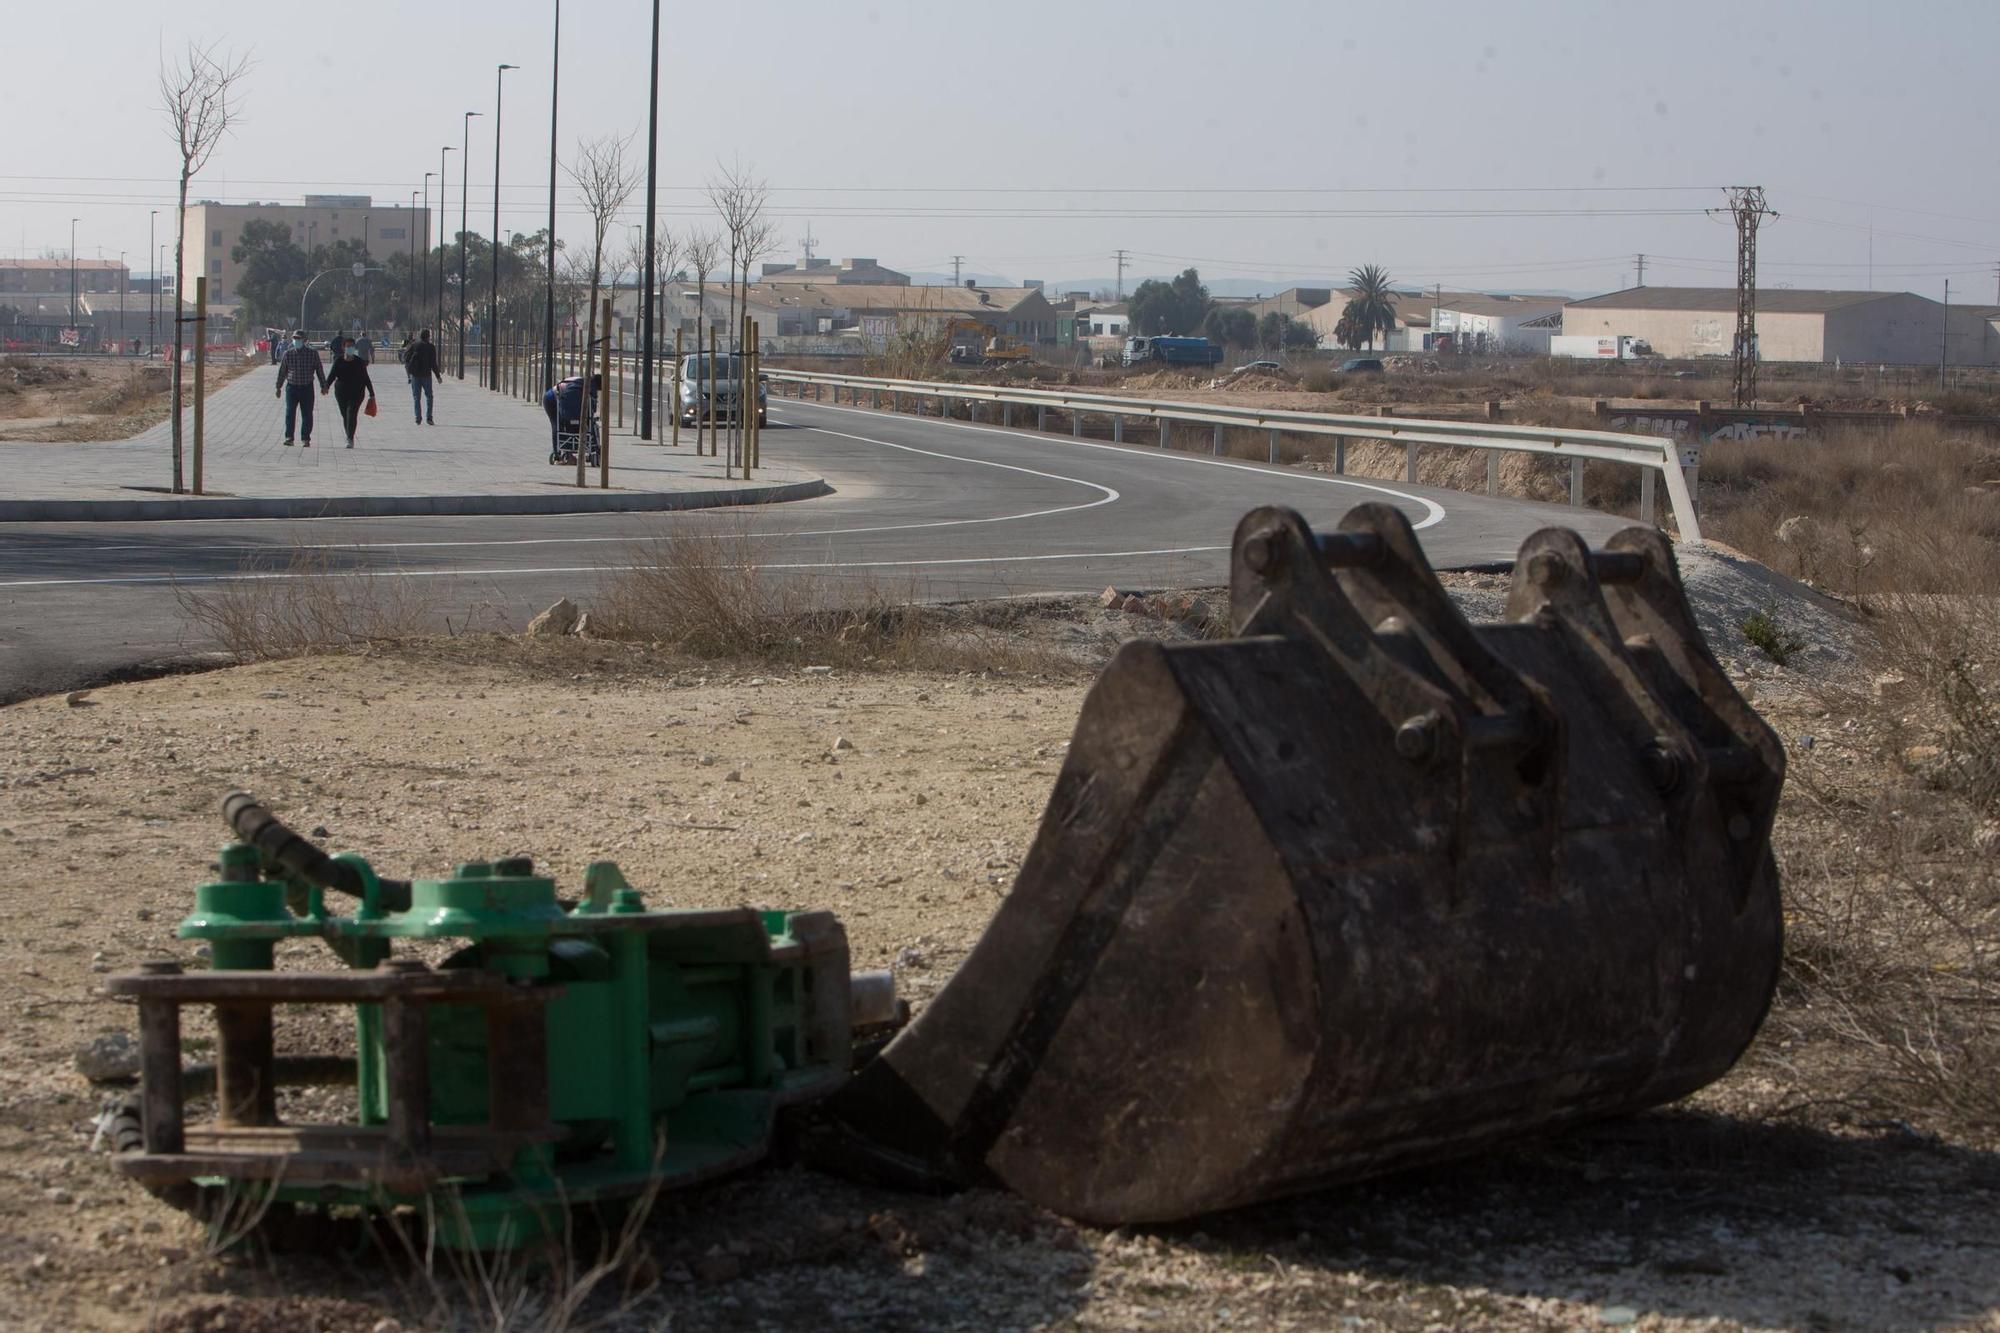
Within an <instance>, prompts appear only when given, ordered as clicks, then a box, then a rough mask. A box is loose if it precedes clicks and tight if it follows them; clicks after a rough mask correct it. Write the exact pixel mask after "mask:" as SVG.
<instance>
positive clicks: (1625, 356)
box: [1549, 333, 1653, 361]
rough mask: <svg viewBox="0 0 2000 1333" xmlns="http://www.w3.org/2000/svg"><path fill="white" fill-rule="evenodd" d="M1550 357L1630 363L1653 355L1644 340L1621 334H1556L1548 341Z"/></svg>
mask: <svg viewBox="0 0 2000 1333" xmlns="http://www.w3.org/2000/svg"><path fill="white" fill-rule="evenodd" d="M1549 355H1550V356H1570V357H1582V358H1584V359H1587V360H1591V361H1632V360H1637V359H1639V358H1641V357H1649V356H1651V355H1653V349H1652V347H1651V346H1650V345H1648V343H1647V342H1646V340H1645V339H1644V338H1633V337H1630V336H1628V335H1626V334H1623V333H1616V334H1608V335H1605V336H1603V337H1599V336H1597V335H1595V334H1589V333H1573V334H1560V333H1559V334H1557V335H1556V336H1555V337H1553V338H1551V339H1549Z"/></svg>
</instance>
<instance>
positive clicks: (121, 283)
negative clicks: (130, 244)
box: [118, 250, 132, 356]
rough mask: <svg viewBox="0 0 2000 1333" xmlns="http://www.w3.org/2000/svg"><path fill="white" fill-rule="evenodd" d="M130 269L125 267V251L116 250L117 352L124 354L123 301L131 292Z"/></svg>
mask: <svg viewBox="0 0 2000 1333" xmlns="http://www.w3.org/2000/svg"><path fill="white" fill-rule="evenodd" d="M131 272H132V270H131V269H129V268H126V267H125V251H123V250H120V251H119V252H118V354H119V355H120V356H123V355H124V354H125V333H126V328H125V301H126V298H127V297H129V296H130V295H131V294H132V284H131V283H130V282H128V281H127V278H128V276H129V275H130V274H131Z"/></svg>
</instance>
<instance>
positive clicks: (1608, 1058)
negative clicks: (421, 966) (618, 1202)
mask: <svg viewBox="0 0 2000 1333" xmlns="http://www.w3.org/2000/svg"><path fill="white" fill-rule="evenodd" d="M1230 602H1231V616H1232V620H1233V624H1234V627H1235V629H1236V632H1237V637H1235V638H1233V639H1230V640H1226V641H1221V642H1214V643H1199V644H1181V645H1171V646H1169V645H1162V644H1157V643H1133V644H1128V645H1127V646H1126V647H1125V648H1123V649H1122V650H1121V651H1120V652H1119V653H1118V655H1117V656H1116V657H1115V658H1114V659H1113V660H1112V662H1111V664H1110V665H1109V666H1108V667H1107V668H1106V669H1105V671H1104V674H1103V676H1102V677H1101V678H1100V679H1099V681H1098V682H1097V684H1096V686H1095V687H1094V688H1093V690H1092V691H1091V694H1090V697H1089V699H1088V700H1087V701H1086V703H1085V704H1084V708H1083V712H1082V716H1081V717H1080V719H1079V720H1078V723H1077V728H1076V734H1075V738H1074V740H1073V741H1072V743H1071V746H1070V751H1069V757H1068V760H1067V762H1066V763H1065V764H1064V766H1063V769H1062V773H1061V775H1060V777H1059V778H1058V779H1057V781H1056V785H1055V791H1054V794H1053V795H1052V796H1051V798H1050V801H1049V805H1048V809H1047V811H1046V813H1045V814H1044V816H1043V819H1042V825H1041V829H1040V832H1039V833H1038V835H1037V837H1036V840H1035V844H1034V846H1033V848H1032V849H1031V851H1030V852H1029V855H1028V857H1027V859H1026V861H1025V863H1024V864H1023V866H1022V868H1021V873H1020V876H1019V878H1018V880H1017V881H1016V883H1015V885H1014V888H1013V890H1012V892H1011V893H1010V894H1009V896H1008V897H1007V899H1006V900H1005V902H1004V903H1003V904H1002V906H1001V908H1000V910H999V912H998V913H997V914H996V916H995V918H994V920H993V923H992V925H991V926H990V927H989V928H988V929H987V931H986V933H985V935H984V936H983V937H982V938H981V939H980V941H979V943H978V945H977V947H976V948H975V949H974V950H973V952H972V954H971V956H970V957H969V958H968V959H967V960H966V963H965V965H964V967H963V968H962V969H961V970H960V972H959V973H958V975H957V976H956V977H954V978H953V980H952V981H951V983H950V984H949V985H948V986H946V987H945V989H944V990H943V991H942V992H941V993H940V994H939V995H938V996H937V998H936V999H935V1000H934V1001H933V1002H932V1003H931V1004H930V1006H929V1007H928V1008H927V1009H925V1010H924V1011H923V1013H922V1014H921V1015H920V1016H919V1017H918V1019H917V1020H916V1021H915V1022H914V1023H913V1024H912V1025H911V1026H910V1027H909V1028H907V1029H906V1030H905V1031H904V1032H903V1033H901V1034H900V1035H899V1036H898V1037H897V1038H896V1039H895V1040H894V1041H893V1042H892V1043H890V1044H889V1046H888V1047H887V1048H886V1050H884V1051H883V1053H882V1054H881V1055H880V1056H879V1057H878V1058H877V1059H876V1060H874V1061H873V1062H872V1063H871V1064H869V1065H868V1066H867V1067H866V1068H864V1069H863V1070H862V1071H861V1073H860V1074H859V1076H858V1077H857V1078H856V1079H855V1081H854V1082H853V1083H852V1084H850V1085H849V1087H848V1088H847V1089H846V1090H844V1091H843V1092H841V1093H839V1094H837V1095H836V1097H835V1098H834V1099H833V1100H832V1101H831V1102H829V1103H828V1104H827V1106H828V1110H829V1114H830V1119H829V1123H827V1124H826V1125H825V1126H824V1127H823V1130H822V1132H821V1133H820V1134H819V1135H817V1136H816V1137H817V1144H818V1148H819V1152H820V1155H821V1157H822V1159H823V1160H828V1161H831V1162H833V1163H835V1164H840V1163H845V1164H847V1165H848V1166H850V1167H856V1168H859V1169H864V1170H869V1171H872V1172H874V1173H876V1174H887V1175H890V1176H894V1177H899V1178H901V1179H904V1180H906V1181H916V1182H921V1181H933V1182H940V1181H941V1182H972V1181H978V1180H989V1179H990V1180H997V1181H998V1182H1000V1183H1002V1184H1004V1185H1005V1186H1007V1187H1009V1188H1011V1189H1014V1190H1016V1191H1018V1192H1020V1193H1021V1194H1023V1195H1025V1196H1027V1197H1028V1198H1029V1199H1031V1200H1033V1201H1035V1202H1036V1203H1039V1204H1042V1205H1044V1206H1046V1207H1049V1208H1051V1209H1054V1210H1055V1211H1057V1212H1060V1213H1064V1214H1067V1215H1069V1216H1072V1217H1077V1218H1082V1219H1086V1220H1089V1221H1093V1222H1100V1223H1128V1222H1148V1221H1164V1220H1169V1219H1174V1218H1182V1217H1187V1216H1190V1215H1193V1214H1197V1213H1202V1212H1206V1211H1209V1210H1212V1209H1218V1208H1226V1207H1231V1206H1234V1205H1238V1204H1243V1203H1248V1202H1251V1201H1253V1200H1257V1199H1263V1198H1269V1197H1272V1196H1276V1195H1281V1194H1286V1193H1292V1192H1296V1191H1300V1190H1306V1189H1311V1188H1315V1187H1317V1186H1321V1185H1326V1184H1329V1183H1334V1182H1339V1181H1348V1180H1354V1179H1357V1178H1360V1177H1364V1176H1369V1175H1375V1174H1379V1173H1382V1172H1385V1171H1390V1170H1394V1169H1396V1168H1399V1167H1403V1166H1406V1165H1410V1164H1413V1163H1418V1162H1423V1161H1429V1160H1435V1159H1439V1158H1445V1157H1451V1156H1454V1155H1459V1154H1464V1153H1467V1152H1470V1151H1473V1150H1476V1149H1479V1148H1481V1147H1484V1146H1487V1145H1490V1144H1494V1143H1498V1142H1500V1141H1503V1140H1506V1139H1509V1138H1512V1137H1516V1136H1520V1135H1523V1134H1528V1133H1532V1132H1536V1131H1542V1130H1547V1129H1549V1128H1551V1127H1554V1126H1558V1125H1562V1124H1565V1123H1570V1122H1575V1121H1580V1120H1584V1119H1586V1118H1590V1117H1598V1116H1605V1115H1609V1114H1613V1113H1617V1112H1629V1111H1634V1110H1638V1109H1641V1108H1644V1107H1649V1106H1654V1105H1657V1104H1659V1103H1662V1102H1666V1101H1670V1100H1672V1099H1674V1098H1677V1097H1680V1096H1683V1095H1685V1094H1686V1093H1688V1092H1691V1091H1693V1090H1694V1089H1696V1088H1699V1087H1701V1086H1702V1085H1703V1084H1705V1083H1707V1082H1709V1081H1710V1080H1712V1079H1714V1078H1716V1077H1717V1076H1718V1075H1720V1074H1721V1073H1723V1072H1724V1071H1725V1070H1727V1069H1728V1068H1729V1066H1730V1064H1731V1063H1732V1062H1733V1061H1734V1060H1735V1059H1736V1057H1737V1056H1738V1054H1740V1053H1741V1052H1742V1050H1743V1048H1744V1047H1745V1046H1746V1045H1747V1044H1748V1043H1749V1041H1750V1039H1751V1037H1752V1035H1753V1034H1754V1033H1755V1032H1756V1030H1757V1026H1758V1024H1759V1023H1760V1022H1761V1021H1762V1019H1763V1016H1764V1013H1765V1010H1766V1008H1767V1006H1768V1004H1769V1001H1770V996H1771V991H1772V987H1773V985H1774V983H1775V980H1776V976H1777V969H1778V957H1779V944H1780V917H1779V906H1778V892H1777V875H1776V870H1775V867H1774V865H1773V862H1772V859H1771V854H1770V847H1769V834H1770V828H1771V820H1772V815H1773V812H1774V809H1775V807H1776V804H1777V799H1778V792H1779V787H1780V785H1781V784H1782V782H1783V772H1784V755H1783V751H1782V748H1781V747H1780V745H1779V744H1778V742H1777V739H1776V737H1775V736H1773V734H1772V733H1771V731H1770V729H1769V728H1768V727H1766V726H1765V725H1764V723H1763V722H1762V720H1761V719H1759V718H1758V717H1757V715H1756V713H1755V712H1754V711H1752V709H1751V708H1750V707H1749V706H1748V704H1746V703H1745V702H1744V700H1743V699H1742V697H1741V696H1740V695H1738V694H1737V693H1736V691H1735V690H1734V689H1733V688H1732V687H1731V686H1730V684H1729V682H1728V679H1727V678H1726V677H1725V675H1724V674H1723V672H1722V670H1721V669H1720V667H1719V666H1718V665H1717V663H1716V661H1715V659H1714V657H1713V656H1712V655H1711V654H1710V652H1709V650H1708V647H1707V645H1706V643H1705V642H1704V641H1703V639H1702V636H1701V633H1700V631H1699V629H1697V627H1696V625H1695V621H1694V617H1693V615H1692V614H1691V613H1690V610H1689V608H1688V604H1687V600H1686V595H1685V593H1684V591H1683V589H1682V587H1681V583H1680V577H1679V573H1678V570H1677V568H1676V566H1675V563H1674V557H1673V551H1672V548H1671V547H1670V546H1669V544H1668V543H1667V541H1666V539H1665V538H1664V537H1663V536H1662V535H1661V534H1659V533H1658V532H1655V531H1653V530H1651V529H1649V528H1631V529H1627V530H1626V531H1624V532H1622V533H1620V534H1619V535H1618V536H1616V537H1614V538H1613V539H1612V540H1611V541H1610V543H1609V544H1608V545H1607V546H1606V548H1605V549H1604V550H1602V551H1599V552H1595V553H1593V552H1591V551H1590V550H1588V549H1587V548H1586V547H1585V546H1584V544H1583V543H1582V541H1581V540H1580V539H1579V538H1578V537H1577V536H1576V534H1574V533H1572V532H1569V531H1566V530H1562V529H1546V530H1544V531H1542V532H1538V533H1536V534H1535V535H1534V536H1532V537H1531V538H1529V539H1528V541H1527V543H1526V544H1525V545H1524V546H1523V547H1522V550H1521V555H1520V559H1519V560H1518V561H1517V563H1516V565H1515V569H1514V579H1513V586H1512V590H1511V593H1510V595H1509V598H1508V603H1507V611H1506V619H1505V620H1504V621H1503V622H1501V623H1499V624H1491V625H1480V626H1477V627H1474V626H1473V625H1471V624H1469V623H1468V622H1467V621H1466V620H1465V619H1464V618H1463V617H1462V616H1461V615H1460V614H1459V612H1458V611H1457V609H1456V608H1455V607H1454V605H1453V604H1452V602H1451V601H1450V600H1449V598H1448V597H1447V595H1446V593H1445V591H1444V589H1443V587H1442V586H1441V585H1440V584H1439V582H1438V580H1437V577H1436V575H1435V574H1434V573H1433V572H1432V571H1431V569H1430V567H1429V565H1428V564H1427V563H1426V561H1425V560H1424V557H1423V553H1422V551H1421V549H1420V547H1419V545H1418V543H1417V539H1416V535H1415V533H1414V532H1413V531H1412V529H1411V527H1410V525H1409V523H1408V521H1407V520H1405V519H1404V518H1403V517H1402V516H1401V515H1400V514H1399V513H1397V512H1396V511H1395V510H1393V509H1391V508H1388V507H1387V506H1382V505H1365V506H1362V507H1360V508H1357V509H1355V510H1353V511H1352V512H1350V513H1349V514H1348V515H1347V516H1346V518H1345V519H1344V520H1343V521H1342V522H1341V524H1340V527H1339V530H1338V531H1335V532H1330V533H1325V534H1321V535H1317V536H1316V535H1315V534H1314V533H1313V532H1312V531H1310V530H1309V529H1308V528H1307V527H1306V525H1305V523H1304V522H1303V520H1301V519H1300V518H1299V516H1298V515H1297V514H1294V513H1292V512H1290V511H1288V510H1282V509H1260V510H1256V511H1254V512H1252V513H1251V514H1249V515H1248V516H1246V517H1245V518H1244V520H1243V521H1242V523H1241V524H1239V525H1238V528H1237V531H1236V538H1235V547H1234V554H1233V557H1232V567H1231V588H1230Z"/></svg>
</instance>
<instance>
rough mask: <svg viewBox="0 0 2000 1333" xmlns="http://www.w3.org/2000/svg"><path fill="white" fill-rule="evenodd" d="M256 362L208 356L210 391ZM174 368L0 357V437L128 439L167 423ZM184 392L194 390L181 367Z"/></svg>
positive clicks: (79, 359) (102, 359) (189, 375)
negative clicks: (212, 359)
mask: <svg viewBox="0 0 2000 1333" xmlns="http://www.w3.org/2000/svg"><path fill="white" fill-rule="evenodd" d="M256 364H259V363H257V362H254V361H245V360H243V359H242V358H240V357H236V358H231V359H228V360H224V361H211V362H210V363H209V365H208V368H207V370H206V372H205V373H206V377H207V383H208V388H209V391H210V392H213V391H214V390H216V389H218V388H220V387H221V386H223V385H224V384H227V383H228V382H229V381H230V380H233V379H235V378H236V377H237V376H238V375H241V374H243V373H244V372H245V371H246V370H248V369H249V368H250V367H251V366H252V365H256ZM171 375H172V368H171V367H170V366H167V365H165V364H164V363H161V362H157V361H135V360H131V359H115V358H105V357H75V358H61V357H26V356H9V357H0V440H25V441H30V442H41V441H46V442H48V443H51V444H82V443H92V442H96V441H101V440H128V439H130V438H132V437H133V436H134V435H137V434H138V433H139V432H140V431H143V430H145V429H147V428H148V427H151V426H154V425H157V424H158V423H159V422H162V421H164V420H166V418H167V410H168V406H169V399H170V398H171V396H172V379H171ZM183 392H184V393H187V394H192V393H193V392H194V372H193V370H192V368H189V369H188V370H187V371H185V372H184V385H183Z"/></svg>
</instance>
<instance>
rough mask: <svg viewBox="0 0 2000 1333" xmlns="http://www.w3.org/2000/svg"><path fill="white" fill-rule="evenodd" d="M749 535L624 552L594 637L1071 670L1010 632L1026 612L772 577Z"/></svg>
mask: <svg viewBox="0 0 2000 1333" xmlns="http://www.w3.org/2000/svg"><path fill="white" fill-rule="evenodd" d="M770 563H771V562H770V561H769V560H767V559H766V558H765V556H764V543H763V541H762V540H761V539H760V538H758V537H757V536H755V535H753V534H752V533H750V532H749V531H748V530H747V529H744V528H742V527H720V526H719V527H716V528H712V529H702V530H696V529H691V528H681V529H677V530H675V531H674V532H672V533H670V534H668V535H666V536H663V537H659V538H657V539H655V540H654V541H652V542H650V543H647V544H645V545H643V546H641V547H638V548H636V549H634V550H632V551H630V552H628V553H627V556H626V558H625V559H624V560H623V561H622V562H621V564H622V565H623V566H624V567H622V568H618V569H615V570H610V571H607V572H606V573H605V574H604V575H603V576H602V578H601V579H600V580H599V583H598V587H597V592H596V596H595V598H594V599H593V601H592V603H591V610H590V634H591V636H592V637H593V638H605V639H613V640H623V641H626V642H634V643H644V644H649V645H652V646H653V647H655V648H658V649H661V650H664V651H665V652H667V653H668V654H670V655H673V656H678V657H687V658H694V659H698V660H721V661H741V662H750V663H755V664H759V665H772V666H837V667H844V668H866V669H874V670H892V669H894V670H912V671H967V670H972V671H979V670H991V669H993V668H995V667H998V668H1001V669H1003V670H1031V671H1064V672H1070V671H1074V670H1075V666H1074V664H1073V663H1072V662H1070V661H1068V660H1067V659H1063V658H1059V657H1058V656H1056V655H1055V654H1053V653H1049V652H1045V651H1042V650H1039V649H1036V648H1034V647H1032V646H1030V645H1028V644H1026V643H1025V642H1024V641H1023V640H1022V638H1021V637H1020V636H1019V635H1018V634H1015V633H1012V632H1011V631H1012V630H1014V629H1015V628H1016V627H1018V625H1019V624H1020V623H1022V622H1023V621H1024V620H1025V619H1026V618H1027V617H1029V616H1030V615H1032V614H1033V612H1032V609H1031V608H1029V607H1027V606H1013V605H1010V604H1008V603H1004V602H1003V603H987V604H983V605H981V606H979V607H974V608H966V607H955V606H940V605H926V604H925V603H924V602H922V601H921V599H920V598H919V596H918V591H917V589H916V588H915V587H913V586H907V587H891V586H887V585H884V584H881V583H877V582H872V581H864V582H853V581H849V580H835V579H828V578H824V577H818V576H815V575H813V574H812V573H811V572H809V571H785V570H781V569H780V570H773V569H770V568H768V566H769V565H770Z"/></svg>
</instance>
